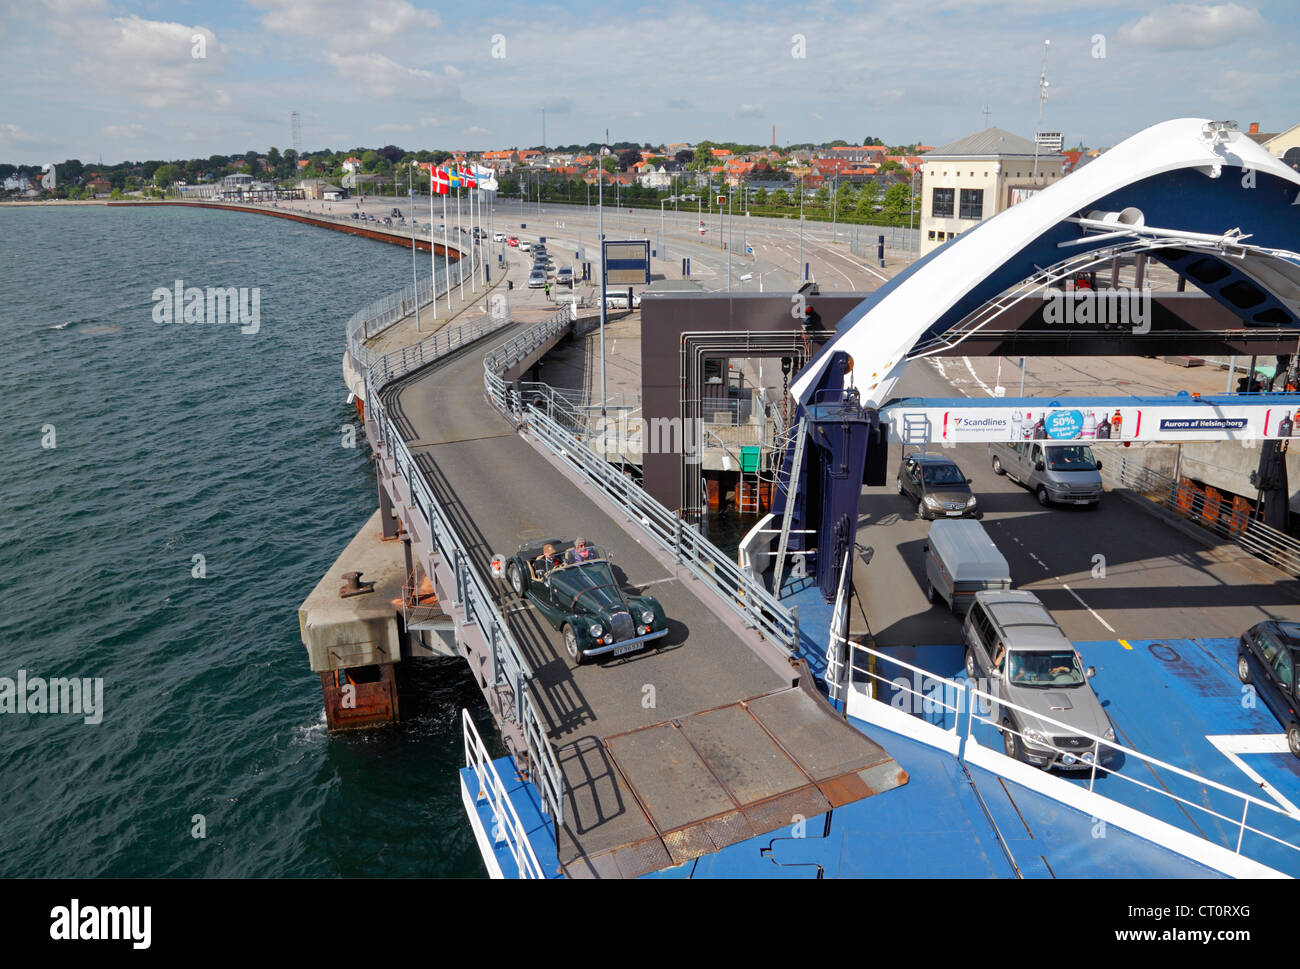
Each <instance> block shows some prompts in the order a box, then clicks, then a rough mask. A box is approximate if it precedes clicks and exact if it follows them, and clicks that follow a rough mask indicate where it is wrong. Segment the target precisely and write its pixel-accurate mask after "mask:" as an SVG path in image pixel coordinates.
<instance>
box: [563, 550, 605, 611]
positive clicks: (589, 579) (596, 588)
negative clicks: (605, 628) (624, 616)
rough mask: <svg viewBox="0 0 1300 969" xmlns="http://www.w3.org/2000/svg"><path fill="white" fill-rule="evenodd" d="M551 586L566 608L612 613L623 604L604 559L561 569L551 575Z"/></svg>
mask: <svg viewBox="0 0 1300 969" xmlns="http://www.w3.org/2000/svg"><path fill="white" fill-rule="evenodd" d="M551 585H552V587H553V588H554V589H555V591H556V593H557V595H558V598H559V600H560V601H561V602H563V603H566V604H567V605H568V608H570V609H576V608H577V607H578V606H584V607H586V608H587V609H591V610H601V609H611V608H614V607H617V606H620V605H621V604H622V601H623V598H622V596H621V595H620V594H619V591H618V585H617V583H615V581H614V573H613V572H612V571H611V570H610V567H609V563H608V562H606V561H604V560H603V559H601V560H598V561H595V562H585V563H580V564H577V565H562V566H560V567H559V568H557V569H555V570H554V571H552V572H551Z"/></svg>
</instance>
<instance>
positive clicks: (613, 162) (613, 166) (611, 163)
mask: <svg viewBox="0 0 1300 969" xmlns="http://www.w3.org/2000/svg"><path fill="white" fill-rule="evenodd" d="M600 167H601V168H603V169H605V171H607V172H611V173H612V172H615V171H617V170H618V159H617V158H614V157H612V156H611V157H609V158H602V159H601V160H600Z"/></svg>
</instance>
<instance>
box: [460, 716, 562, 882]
mask: <svg viewBox="0 0 1300 969" xmlns="http://www.w3.org/2000/svg"><path fill="white" fill-rule="evenodd" d="M460 719H461V725H462V726H461V729H462V732H463V733H464V737H465V766H466V767H469V768H471V769H472V770H473V771H474V776H475V777H476V778H477V779H478V791H476V792H475V797H474V800H475V802H476V803H477V802H478V801H482V800H484V799H486V800H487V802H488V807H489V808H491V810H492V817H493V819H494V820H495V821H496V828H495V830H491V831H488V832H487V835H488V837H489V838H491V839H492V840H493V841H497V840H498V839H500V840H504V841H505V843H506V847H507V850H509V852H510V857H511V858H513V859H514V862H515V870H516V871H517V872H518V873H519V874H518V877H520V878H545V877H546V873H545V872H544V871H543V870H542V866H541V864H540V863H539V862H538V860H537V854H536V853H535V852H534V851H533V846H532V843H531V842H530V841H529V840H528V831H527V829H526V828H525V827H524V825H523V822H522V821H520V820H519V814H518V812H516V811H515V806H514V803H513V802H512V801H511V800H510V793H509V791H507V790H506V786H505V784H503V783H501V775H500V774H498V773H497V769H496V765H495V764H493V763H492V756H491V755H490V754H489V753H488V750H487V748H486V747H485V746H483V739H482V738H481V737H480V736H479V734H478V728H477V727H475V726H474V721H473V720H472V719H471V718H470V715H469V711H468V710H461V712H460Z"/></svg>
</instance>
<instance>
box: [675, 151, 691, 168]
mask: <svg viewBox="0 0 1300 969" xmlns="http://www.w3.org/2000/svg"><path fill="white" fill-rule="evenodd" d="M673 159H674V160H675V161H679V162H681V163H682V164H683V165H689V164H690V163H691V162H693V161H694V160H695V152H693V151H691V150H690V149H689V148H683V149H682V150H681V151H679V152H677V153H676V154H675V155H673Z"/></svg>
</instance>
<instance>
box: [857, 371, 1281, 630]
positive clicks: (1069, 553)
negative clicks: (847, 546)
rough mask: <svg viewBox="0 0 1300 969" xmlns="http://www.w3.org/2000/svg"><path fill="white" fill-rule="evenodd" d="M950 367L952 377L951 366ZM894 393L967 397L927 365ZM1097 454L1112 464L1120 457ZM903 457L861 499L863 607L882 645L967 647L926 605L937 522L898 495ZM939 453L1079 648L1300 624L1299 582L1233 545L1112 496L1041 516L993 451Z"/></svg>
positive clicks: (1116, 452)
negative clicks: (930, 544)
mask: <svg viewBox="0 0 1300 969" xmlns="http://www.w3.org/2000/svg"><path fill="white" fill-rule="evenodd" d="M946 365H947V367H948V369H949V370H950V371H952V369H953V362H952V361H947V362H946ZM1171 369H1172V368H1171ZM963 370H964V368H958V370H957V371H956V372H963ZM1220 379H1221V375H1220ZM897 389H898V393H899V395H900V396H931V397H953V396H958V393H957V392H955V390H954V387H953V384H952V383H951V381H950V380H949V379H946V378H945V376H943V375H941V373H940V372H939V371H938V370H937V369H936V368H934V367H933V366H930V365H928V364H927V363H926V362H925V361H918V362H915V363H913V364H912V365H911V366H910V367H909V368H908V370H907V373H906V374H905V375H904V377H903V379H902V380H901V381H900V383H899V385H898V388H897ZM963 392H964V391H963ZM1093 448H1094V450H1095V452H1096V453H1097V456H1098V457H1099V458H1100V459H1101V460H1102V462H1103V463H1105V462H1106V461H1108V460H1110V461H1113V460H1117V459H1118V457H1119V456H1120V454H1121V453H1122V450H1123V447H1122V445H1118V444H1115V445H1097V444H1094V445H1093ZM901 451H902V449H901V447H900V446H899V445H893V446H892V447H891V457H890V464H889V476H890V477H889V482H888V484H887V485H886V486H885V487H881V488H864V489H863V495H862V501H861V504H860V506H859V510H860V518H859V522H860V525H859V531H858V542H859V544H861V545H864V546H871V547H872V548H874V550H875V553H874V558H873V559H872V561H871V564H870V565H869V566H868V567H867V571H866V575H867V577H868V579H869V583H868V585H867V587H866V589H865V590H861V592H862V597H863V601H864V602H865V604H866V607H867V610H868V617H869V619H870V622H871V627H872V630H873V632H874V633H875V635H876V639H877V642H879V643H880V644H881V645H889V646H895V645H920V644H949V643H960V642H961V641H962V638H961V625H960V622H959V620H958V619H957V618H956V617H953V616H951V615H950V614H949V613H948V612H947V611H946V610H944V609H943V608H941V607H938V606H935V607H931V606H930V604H929V603H928V602H927V601H926V598H925V572H924V564H923V558H922V546H923V545H924V544H925V541H926V536H927V534H928V531H929V523H928V522H923V521H921V520H919V519H918V518H917V515H916V506H915V503H914V502H912V501H911V500H910V499H905V498H903V497H901V496H899V495H898V494H897V492H896V489H895V485H894V477H895V475H896V473H897V470H898V463H899V461H900V459H901ZM939 451H940V453H943V454H946V455H948V456H950V457H952V458H953V460H955V461H956V462H957V464H958V466H959V467H960V468H961V469H962V471H963V472H964V473H965V474H966V475H967V476H968V477H970V478H972V479H973V483H972V485H971V488H972V489H973V490H974V492H975V494H976V495H977V496H978V498H979V502H980V507H981V508H982V509H983V512H984V519H983V521H984V525H985V528H986V529H987V531H988V532H989V535H990V536H991V537H992V539H993V541H994V542H995V543H996V544H997V546H998V548H999V549H1000V550H1001V552H1002V554H1003V555H1004V556H1006V559H1007V562H1008V564H1009V565H1010V566H1011V576H1012V579H1013V580H1014V582H1015V584H1016V586H1017V587H1019V588H1024V589H1029V590H1030V591H1032V592H1035V593H1036V594H1037V595H1038V596H1039V597H1040V598H1041V599H1042V600H1043V602H1044V603H1045V604H1046V605H1047V607H1048V609H1050V610H1051V612H1052V615H1053V616H1055V617H1056V619H1057V621H1058V622H1060V624H1061V626H1062V628H1063V629H1064V630H1065V632H1066V635H1068V636H1069V637H1070V638H1071V639H1072V640H1075V641H1085V642H1086V641H1091V640H1103V639H1106V640H1109V639H1130V638H1132V639H1156V638H1159V637H1162V636H1169V637H1189V638H1193V637H1194V638H1204V637H1233V636H1237V635H1239V634H1240V633H1241V632H1242V631H1243V630H1245V629H1246V628H1248V627H1249V626H1251V625H1253V624H1254V623H1256V622H1260V621H1261V620H1263V619H1267V618H1282V619H1293V620H1300V583H1297V582H1296V581H1295V580H1294V579H1292V578H1291V577H1289V576H1287V575H1285V574H1283V573H1281V572H1279V571H1277V570H1275V569H1273V568H1272V567H1271V566H1268V565H1265V564H1264V563H1262V562H1260V561H1258V560H1257V559H1254V558H1252V557H1251V556H1249V555H1248V554H1246V553H1245V552H1243V551H1241V550H1240V549H1238V548H1236V547H1235V546H1233V545H1230V544H1227V543H1225V542H1222V541H1221V540H1218V539H1214V538H1213V537H1211V544H1209V545H1207V544H1206V542H1204V541H1201V540H1199V539H1197V538H1194V537H1192V536H1191V535H1189V534H1187V533H1186V532H1184V531H1181V530H1179V529H1175V528H1173V527H1171V526H1170V525H1168V524H1166V523H1165V522H1164V521H1163V520H1162V519H1161V518H1158V517H1156V516H1155V515H1153V514H1152V513H1151V512H1150V511H1148V510H1146V509H1144V508H1142V507H1141V506H1140V505H1138V504H1136V503H1135V502H1133V501H1129V500H1126V499H1124V498H1121V497H1119V496H1118V495H1116V494H1113V493H1108V494H1107V495H1106V496H1105V497H1104V498H1103V499H1102V502H1101V505H1100V507H1099V508H1097V509H1096V510H1092V509H1089V508H1075V507H1055V506H1054V507H1051V508H1046V509H1045V508H1041V507H1039V505H1038V502H1037V500H1036V499H1035V498H1034V496H1033V494H1031V493H1030V492H1029V491H1028V490H1026V489H1024V488H1022V487H1021V486H1019V485H1017V484H1016V483H1014V482H1013V481H1011V480H1010V479H1008V478H1006V477H1001V476H998V475H995V474H994V473H993V471H992V467H991V464H990V459H989V455H988V450H987V448H986V447H985V446H984V445H958V446H956V447H953V448H951V449H942V448H940V449H939ZM1103 565H1104V570H1103V569H1101V568H1100V566H1103ZM1094 570H1095V571H1096V574H1095V575H1094Z"/></svg>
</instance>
